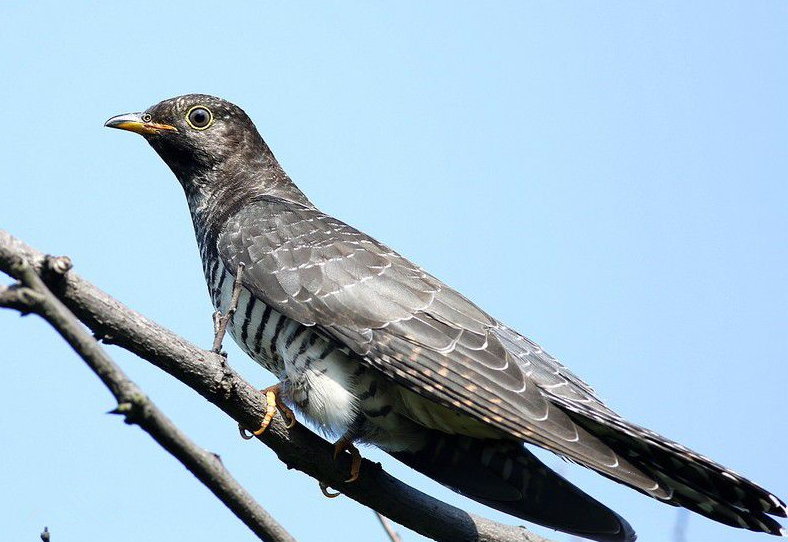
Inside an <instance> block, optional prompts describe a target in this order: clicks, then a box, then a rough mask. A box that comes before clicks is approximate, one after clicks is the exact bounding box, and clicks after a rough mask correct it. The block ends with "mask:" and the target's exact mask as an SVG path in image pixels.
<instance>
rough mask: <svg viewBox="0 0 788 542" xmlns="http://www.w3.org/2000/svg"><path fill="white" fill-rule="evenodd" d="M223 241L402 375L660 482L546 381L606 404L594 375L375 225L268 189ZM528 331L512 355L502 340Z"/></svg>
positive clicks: (550, 443) (437, 397) (492, 421)
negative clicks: (445, 279)
mask: <svg viewBox="0 0 788 542" xmlns="http://www.w3.org/2000/svg"><path fill="white" fill-rule="evenodd" d="M217 245H218V250H219V254H220V256H221V257H222V259H223V261H224V263H225V265H226V266H227V267H228V268H229V269H230V270H231V272H235V270H236V269H237V268H238V265H239V264H241V263H243V264H244V271H243V274H242V281H243V284H244V286H245V287H247V288H248V289H249V290H251V291H252V292H253V293H254V295H256V296H258V297H259V298H261V299H263V300H264V301H265V302H266V303H267V304H269V305H271V306H272V307H273V308H274V309H275V310H277V311H279V312H281V313H282V314H284V315H286V316H288V317H290V318H292V319H295V320H297V321H299V322H301V323H303V324H305V325H310V326H316V327H318V328H319V329H321V330H322V331H324V332H325V333H326V334H328V335H330V336H332V337H333V338H335V339H336V340H338V341H340V342H341V343H343V344H345V345H347V346H348V347H350V348H351V349H352V350H353V351H354V352H356V353H357V354H358V355H359V358H360V359H361V360H363V361H364V362H366V363H369V364H370V365H372V366H373V367H374V368H375V369H377V370H379V371H380V372H382V373H383V374H385V375H386V376H387V377H389V378H391V379H392V380H394V381H396V382H397V383H399V384H401V385H403V386H405V387H407V388H408V389H410V390H412V391H414V392H416V393H418V394H420V395H422V396H425V397H427V398H428V399H431V400H433V401H435V402H437V403H440V404H442V405H444V406H447V407H449V408H452V409H455V410H458V411H460V412H462V413H465V414H467V415H470V416H472V417H474V418H476V419H478V420H480V421H482V422H484V423H487V424H489V425H491V426H493V427H495V428H497V429H499V430H501V431H503V432H505V433H507V434H509V435H511V436H513V437H515V438H519V439H522V440H524V441H530V442H534V443H537V444H539V445H541V446H543V447H545V448H547V449H549V450H552V451H554V452H557V453H560V454H562V455H565V456H567V457H569V458H571V459H573V460H575V461H577V462H579V463H582V464H584V465H586V466H589V467H591V468H594V469H596V470H599V471H601V472H604V473H606V474H608V475H610V476H613V477H616V478H619V477H624V478H626V480H627V482H628V483H630V484H631V485H634V486H636V487H637V488H639V489H641V490H642V491H646V492H649V493H655V492H656V493H660V492H661V491H663V490H662V489H661V488H660V487H659V485H658V483H657V482H656V481H654V480H653V479H651V478H650V477H648V476H646V475H644V474H643V473H642V472H640V471H639V470H638V469H636V468H634V467H633V466H632V465H630V464H629V463H628V462H627V461H626V460H624V459H623V458H621V457H620V456H619V455H618V454H616V453H615V452H614V451H613V450H612V449H611V448H610V447H608V446H607V445H605V444H603V443H602V442H601V441H600V440H599V439H597V438H596V437H594V436H593V435H591V434H589V433H588V432H587V431H585V430H584V429H582V428H581V427H580V426H579V425H578V424H576V423H575V422H574V421H573V420H572V419H571V418H570V417H569V416H568V415H567V414H566V412H564V410H563V409H562V408H560V407H558V406H556V404H555V403H553V402H552V401H551V400H550V399H549V397H548V396H546V395H545V393H544V391H543V390H544V389H549V390H552V392H553V393H555V394H558V395H560V396H561V397H564V398H566V399H567V400H569V401H579V402H583V403H585V404H593V405H599V408H604V407H602V406H601V402H600V401H598V400H597V399H596V398H595V397H594V396H593V395H592V393H591V391H590V388H589V387H588V386H587V385H585V384H582V382H581V381H580V380H579V379H578V378H577V377H575V376H574V375H571V373H569V372H568V371H567V370H566V369H565V368H563V367H562V366H560V365H559V364H558V363H557V362H556V361H555V360H553V359H552V358H550V357H548V356H545V355H544V354H543V353H542V352H541V350H540V349H539V348H538V347H537V346H536V345H534V344H533V343H531V342H528V341H525V340H524V339H520V338H519V336H517V337H516V338H514V337H510V336H509V335H508V331H507V330H506V328H503V327H502V326H501V325H500V324H499V323H498V322H496V321H495V320H494V319H493V318H491V317H490V316H489V315H487V314H486V313H485V312H483V311H482V310H481V309H479V308H478V307H476V306H475V305H474V304H473V303H471V302H470V301H469V300H467V299H466V298H465V297H463V296H462V295H460V294H459V293H457V292H455V291H454V290H452V289H451V288H449V287H448V286H446V285H444V284H442V283H441V282H440V281H438V280H437V279H435V278H434V277H432V276H430V275H429V274H427V273H426V272H424V271H423V270H421V269H420V268H419V267H417V266H416V265H414V264H413V263H411V262H410V261H408V260H407V259H405V258H403V257H402V256H400V255H399V254H397V253H396V252H394V251H392V250H391V249H389V248H388V247H386V246H384V245H382V244H381V243H379V242H377V241H376V240H374V239H372V238H371V237H369V236H367V235H365V234H363V233H361V232H359V231H358V230H356V229H354V228H352V227H350V226H348V225H347V224H344V223H343V222H341V221H339V220H337V219H334V218H332V217H329V216H327V215H325V214H323V213H321V212H319V211H317V210H316V209H314V208H309V207H304V206H301V205H297V204H293V203H291V202H289V201H284V200H278V199H275V198H263V199H260V200H258V201H256V202H254V203H252V204H249V205H247V206H246V207H245V208H243V209H242V210H241V211H239V212H238V213H237V214H236V215H235V216H233V217H232V218H231V219H230V220H229V221H228V222H227V223H226V224H225V225H224V227H223V228H222V232H221V234H220V235H219V237H218V240H217ZM521 340H522V341H524V342H522V344H520V345H519V346H518V347H517V349H516V355H513V354H512V353H510V352H509V351H508V349H507V346H509V347H510V348H511V345H506V346H505V345H504V342H507V341H508V342H511V341H521Z"/></svg>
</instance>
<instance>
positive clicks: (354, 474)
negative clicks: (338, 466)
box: [323, 437, 361, 493]
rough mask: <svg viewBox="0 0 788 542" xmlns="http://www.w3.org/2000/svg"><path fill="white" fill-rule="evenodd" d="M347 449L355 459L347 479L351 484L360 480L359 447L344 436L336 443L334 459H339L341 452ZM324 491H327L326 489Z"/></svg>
mask: <svg viewBox="0 0 788 542" xmlns="http://www.w3.org/2000/svg"><path fill="white" fill-rule="evenodd" d="M345 451H347V452H350V456H351V458H352V461H353V462H352V463H351V464H350V478H348V479H347V480H345V483H348V484H349V483H351V482H355V481H356V480H358V476H359V474H360V472H361V453H360V452H359V451H358V448H356V447H355V446H353V442H352V441H351V440H350V439H348V438H345V437H342V438H341V439H339V440H338V441H336V443H335V444H334V461H336V460H337V458H338V457H339V454H341V453H342V452H345ZM323 493H325V491H324V492H323Z"/></svg>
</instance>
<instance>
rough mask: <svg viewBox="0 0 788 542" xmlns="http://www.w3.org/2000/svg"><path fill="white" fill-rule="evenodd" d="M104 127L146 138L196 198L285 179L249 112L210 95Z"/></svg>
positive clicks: (176, 102) (178, 101)
mask: <svg viewBox="0 0 788 542" xmlns="http://www.w3.org/2000/svg"><path fill="white" fill-rule="evenodd" d="M105 126H108V127H110V128H118V129H121V130H128V131H130V132H135V133H137V134H140V135H142V136H143V137H144V138H145V139H146V140H147V141H148V143H150V145H151V146H152V147H153V148H154V150H155V151H156V152H157V153H158V154H159V156H161V158H162V159H163V160H164V161H165V162H166V163H167V165H168V166H169V167H170V169H172V171H173V173H175V176H176V177H177V178H178V180H179V181H180V182H181V185H183V188H184V190H185V191H186V194H187V196H189V197H190V201H191V200H192V199H198V198H204V197H205V196H208V197H212V196H216V195H220V194H222V193H225V194H226V193H227V191H228V190H230V189H234V190H242V191H243V190H244V189H254V188H255V187H258V188H261V187H262V186H263V185H264V184H276V183H277V181H280V180H282V179H285V178H286V175H285V174H284V172H283V171H282V170H281V168H280V167H279V164H278V163H277V162H276V159H275V158H274V156H273V154H272V153H271V151H270V149H269V148H268V146H267V145H266V144H265V142H264V141H263V138H262V137H261V136H260V134H259V132H258V131H257V129H256V128H255V126H254V124H253V123H252V121H251V119H250V118H249V117H248V115H247V114H246V113H244V111H243V110H242V109H241V108H240V107H238V106H237V105H234V104H232V103H230V102H228V101H226V100H222V99H221V98H217V97H215V96H209V95H206V94H186V95H184V96H178V97H176V98H170V99H169V100H164V101H162V102H159V103H157V104H156V105H153V106H151V107H149V108H148V109H146V110H145V111H143V112H140V113H127V114H125V115H118V116H116V117H112V118H111V119H109V120H108V121H107V122H106V123H105Z"/></svg>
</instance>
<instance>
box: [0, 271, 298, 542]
mask: <svg viewBox="0 0 788 542" xmlns="http://www.w3.org/2000/svg"><path fill="white" fill-rule="evenodd" d="M50 267H51V269H53V270H58V269H63V268H64V267H63V266H60V265H57V264H56V265H53V266H50ZM66 269H67V268H66ZM11 272H12V274H13V275H14V276H15V277H17V278H18V279H19V280H20V282H21V286H20V287H16V288H8V289H6V290H4V294H8V295H7V296H4V297H8V298H9V300H10V301H12V302H13V304H14V305H15V306H16V305H18V304H19V303H25V304H26V308H27V310H28V312H32V313H36V314H38V315H39V316H41V317H42V318H44V319H45V320H46V321H47V322H49V324H50V325H51V326H52V327H53V328H54V329H55V330H56V331H57V332H58V333H59V334H60V336H61V337H63V339H65V340H66V342H68V344H69V345H70V346H71V348H73V349H74V351H76V353H77V354H79V356H80V357H81V358H82V359H83V360H84V361H85V363H86V364H87V365H88V367H90V368H91V369H92V370H93V372H94V373H96V375H97V376H98V377H99V379H101V381H102V382H103V383H104V385H105V386H106V387H107V388H109V390H110V391H111V392H112V394H113V395H114V396H115V399H116V400H117V402H118V406H117V408H115V409H114V410H113V411H112V413H113V414H121V415H123V416H124V417H125V421H126V423H128V424H136V425H138V426H140V427H141V428H142V429H143V430H145V431H146V432H147V433H148V434H149V435H150V436H151V437H153V439H154V440H155V441H156V442H158V443H159V444H160V445H161V446H162V447H163V448H164V449H166V450H167V451H168V452H170V453H171V454H172V455H173V456H175V457H176V458H177V459H178V461H180V462H181V463H182V464H183V465H184V466H185V467H186V468H187V469H188V470H189V471H191V473H192V474H194V475H195V476H196V477H197V478H198V479H199V480H200V481H201V482H202V483H203V484H205V485H206V486H207V487H208V489H210V490H211V491H212V492H213V494H214V495H216V496H217V497H218V498H219V499H220V500H221V501H222V502H223V503H224V504H225V505H227V507H228V508H229V509H230V510H232V511H233V513H235V515H236V516H238V518H239V519H240V520H241V521H243V522H244V523H245V524H246V525H247V526H248V527H249V528H250V529H251V530H252V531H253V532H254V533H255V534H256V535H257V536H258V537H259V538H260V539H261V540H264V541H270V542H295V539H294V538H293V537H292V536H291V535H290V534H289V533H288V532H287V531H285V529H284V528H283V527H282V526H281V525H279V523H277V522H276V520H274V519H273V517H271V516H270V515H269V514H268V512H266V511H265V510H264V509H263V508H262V507H261V506H260V505H259V504H258V503H257V502H255V500H254V498H253V497H252V496H251V495H250V494H249V493H248V492H247V491H246V490H245V489H244V488H243V487H241V485H240V484H239V483H238V482H237V481H236V480H235V479H234V478H233V477H232V476H231V475H230V473H229V472H227V470H226V469H225V468H224V466H223V465H222V463H221V461H220V460H219V458H218V456H216V455H215V454H212V453H210V452H208V451H206V450H203V449H202V448H200V447H199V446H197V445H196V444H195V443H194V442H193V441H192V440H191V439H189V437H187V436H186V435H185V434H184V433H183V432H182V431H181V430H180V429H178V427H176V426H175V424H173V423H172V421H170V419H169V418H167V417H166V416H165V415H164V414H163V413H162V412H161V411H160V410H159V409H158V408H157V407H156V405H155V404H153V402H152V401H151V400H150V399H148V397H147V396H146V395H145V394H144V393H143V392H142V390H141V389H140V388H139V387H138V386H137V385H136V384H135V383H134V382H132V381H131V380H129V378H128V377H127V376H126V374H125V373H124V372H123V371H122V370H121V369H120V367H119V366H118V365H117V364H115V362H114V361H112V359H111V358H110V357H109V356H108V355H107V354H106V353H105V352H104V350H103V349H102V348H101V346H100V345H99V344H98V342H96V340H95V339H94V338H93V337H91V336H90V335H89V334H88V333H87V332H86V331H85V329H84V327H83V326H82V325H81V323H80V322H79V320H78V319H77V318H76V317H75V316H74V314H73V313H72V312H71V311H69V310H68V308H66V306H65V305H63V303H61V302H60V300H59V299H58V298H57V297H55V295H54V294H52V292H51V291H50V290H49V288H48V287H47V286H46V285H45V284H44V282H43V281H42V280H41V277H39V276H38V274H37V273H36V271H35V270H34V269H33V268H32V267H31V266H30V265H29V264H28V263H27V262H25V261H24V260H22V259H19V260H18V261H16V262H15V263H13V264H12V266H11ZM56 272H57V271H56ZM10 292H13V293H14V294H15V296H14V298H13V299H12V298H11V297H12V296H11V295H10ZM41 536H42V539H44V536H46V537H47V539H48V538H49V532H48V530H47V529H44V533H42V535H41Z"/></svg>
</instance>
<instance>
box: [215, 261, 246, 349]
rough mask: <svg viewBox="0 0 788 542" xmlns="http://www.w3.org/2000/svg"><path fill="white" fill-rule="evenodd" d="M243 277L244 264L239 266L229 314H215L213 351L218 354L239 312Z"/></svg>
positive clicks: (228, 310)
mask: <svg viewBox="0 0 788 542" xmlns="http://www.w3.org/2000/svg"><path fill="white" fill-rule="evenodd" d="M243 276H244V264H243V262H242V263H239V264H238V273H236V275H235V280H234V281H233V293H232V295H231V296H230V305H229V307H228V309H227V314H224V315H223V314H222V313H221V312H219V311H216V312H215V313H213V324H214V336H213V348H212V349H211V350H212V351H213V352H216V353H217V354H219V353H221V351H222V341H223V340H224V334H225V333H226V332H227V324H229V323H230V320H231V319H232V317H233V315H234V314H235V311H236V310H238V298H239V297H241V284H242V282H241V280H242V279H243Z"/></svg>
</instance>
